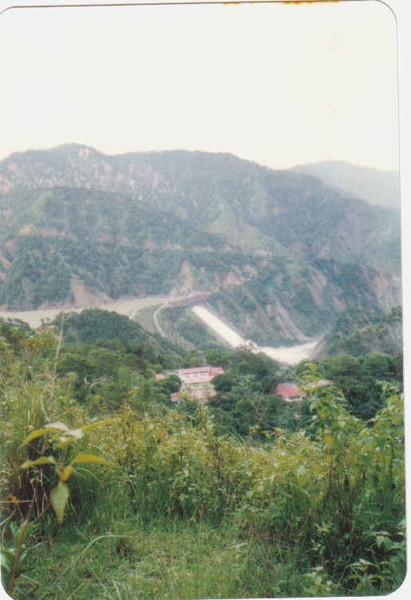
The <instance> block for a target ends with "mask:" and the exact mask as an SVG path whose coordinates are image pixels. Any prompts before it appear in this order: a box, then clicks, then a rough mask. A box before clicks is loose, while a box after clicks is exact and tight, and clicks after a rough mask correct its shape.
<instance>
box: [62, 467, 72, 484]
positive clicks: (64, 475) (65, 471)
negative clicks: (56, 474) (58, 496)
mask: <svg viewBox="0 0 411 600" xmlns="http://www.w3.org/2000/svg"><path fill="white" fill-rule="evenodd" d="M72 472H73V467H72V466H71V465H67V467H64V469H63V471H62V473H61V475H60V481H63V482H65V481H67V480H68V478H69V477H70V475H71V474H72Z"/></svg>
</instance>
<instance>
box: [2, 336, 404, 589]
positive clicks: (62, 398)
mask: <svg viewBox="0 0 411 600" xmlns="http://www.w3.org/2000/svg"><path fill="white" fill-rule="evenodd" d="M8 335H9V338H8V341H7V340H6V339H5V338H3V340H2V339H1V338H0V342H1V344H0V352H1V359H2V361H1V362H0V375H1V378H0V392H1V397H2V402H1V411H2V416H3V423H2V431H1V434H2V435H1V436H0V450H1V462H0V483H1V487H2V489H3V490H4V491H5V494H4V495H3V497H2V507H3V509H4V510H3V515H2V519H1V526H2V570H3V582H4V585H5V587H6V589H7V591H8V592H9V594H10V595H11V596H12V597H13V598H16V599H19V600H20V599H21V600H29V599H50V600H51V599H55V598H64V600H68V599H70V598H75V599H79V600H94V599H100V598H119V599H129V598H130V599H134V598H138V599H156V600H162V599H170V600H171V599H173V600H184V599H190V600H194V599H200V598H247V597H266V598H267V597H284V596H286V597H287V596H330V595H332V596H337V595H381V594H387V593H389V592H392V591H394V590H395V589H396V588H398V587H399V585H400V584H401V583H402V581H403V579H404V575H405V524H404V519H405V502H404V495H405V477H404V475H405V473H404V446H403V424H402V423H403V399H402V396H401V395H400V394H399V393H398V390H396V389H395V387H393V386H392V385H385V386H383V387H384V390H385V391H384V401H383V406H382V408H381V410H380V411H379V412H378V413H377V414H376V416H375V417H373V418H372V419H369V420H368V421H367V422H365V421H362V420H360V419H359V418H357V417H356V416H354V415H353V414H352V413H351V412H350V410H349V406H348V403H347V402H346V400H345V398H344V397H343V395H342V394H341V392H340V391H339V390H338V389H337V388H335V387H333V386H329V385H327V386H323V385H320V384H319V382H318V380H316V371H315V369H314V368H310V367H308V368H307V372H306V373H305V374H303V373H302V374H301V385H305V386H306V390H307V393H308V394H309V395H310V406H309V409H310V415H309V419H308V421H307V422H306V423H304V426H303V427H301V428H300V429H298V430H294V431H286V430H284V429H280V428H273V430H272V431H271V432H269V433H268V434H267V436H266V439H265V440H256V439H255V438H253V437H251V436H248V437H245V438H243V439H238V438H236V437H233V436H231V435H229V434H224V435H223V434H219V433H218V430H217V428H216V426H215V423H214V421H213V419H212V418H211V417H210V415H209V413H208V411H207V408H206V407H201V406H200V407H199V408H198V410H197V412H196V414H195V415H193V416H188V415H187V414H184V413H181V412H180V411H178V410H175V409H174V408H172V407H167V406H166V405H165V404H162V403H161V402H160V403H159V402H156V401H154V400H152V401H150V399H149V395H148V392H147V390H149V389H150V386H147V385H146V384H145V385H142V386H140V387H139V385H140V384H139V383H138V382H139V381H140V380H139V379H138V380H136V381H137V384H134V385H132V386H130V387H127V386H128V385H129V384H128V383H127V382H125V383H124V385H123V388H124V389H123V390H122V393H123V395H125V396H126V398H127V399H126V400H125V401H123V402H122V404H121V405H120V406H119V407H118V408H115V409H113V410H111V411H108V410H107V406H105V405H104V403H103V401H101V402H100V405H99V406H101V410H100V412H99V414H96V411H97V408H98V407H96V405H95V404H93V406H88V405H87V404H86V403H84V404H82V403H80V402H79V401H78V400H76V399H75V398H73V385H74V383H75V380H74V379H73V375H72V373H67V374H59V373H58V369H57V366H58V358H59V351H60V345H61V338H57V339H56V338H55V337H54V336H53V335H51V334H50V333H47V332H45V333H43V334H39V335H37V336H32V335H29V336H24V335H21V334H18V332H17V333H16V332H14V330H13V331H11V332H9V334H8ZM118 389H120V388H118V384H117V383H116V382H114V383H113V385H112V386H111V387H110V398H111V397H112V395H113V394H114V395H115V394H116V392H117V391H118ZM93 415H94V416H93Z"/></svg>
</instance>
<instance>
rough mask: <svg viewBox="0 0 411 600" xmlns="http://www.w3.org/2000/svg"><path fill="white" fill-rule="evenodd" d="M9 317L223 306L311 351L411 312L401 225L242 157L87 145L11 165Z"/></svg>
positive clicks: (6, 264)
mask: <svg viewBox="0 0 411 600" xmlns="http://www.w3.org/2000/svg"><path fill="white" fill-rule="evenodd" d="M0 191H1V196H0V212H1V215H2V219H1V221H0V305H1V306H3V307H4V308H10V309H11V308H14V309H29V308H33V307H40V306H41V307H44V306H54V305H58V306H75V305H77V304H78V303H79V302H80V299H81V298H82V297H84V296H87V297H92V298H93V299H94V301H95V302H97V303H98V301H99V300H107V299H116V298H120V297H124V296H129V297H131V296H145V295H148V294H169V293H172V294H183V293H186V292H187V291H188V290H197V291H202V290H203V291H208V292H210V293H212V295H211V296H210V298H209V302H210V304H211V305H212V306H213V307H214V308H216V309H217V310H218V311H219V312H220V313H221V314H222V315H223V316H225V317H226V318H228V319H229V320H231V322H233V323H234V325H236V326H237V327H239V329H240V330H241V331H242V332H243V334H244V335H245V337H249V338H252V339H255V340H256V341H257V342H260V343H265V344H272V345H273V344H277V343H281V342H286V343H292V342H294V341H304V340H305V339H307V337H310V336H314V335H318V334H321V333H323V332H325V331H326V330H327V329H328V328H329V327H330V326H331V325H332V324H333V323H334V322H335V320H336V319H337V317H338V315H339V314H340V313H341V312H342V311H344V310H351V309H353V308H354V307H358V306H359V305H360V306H361V307H362V308H363V309H364V310H370V311H380V312H381V313H386V312H388V311H389V310H391V308H393V307H395V306H397V305H399V304H400V285H401V284H400V242H399V240H400V220H399V214H398V211H395V210H389V209H386V208H382V207H376V206H370V204H368V203H367V202H365V201H362V200H358V199H356V198H354V197H353V196H352V195H348V194H346V193H343V192H342V191H340V190H337V189H335V188H334V187H330V186H329V185H327V184H325V183H323V182H322V181H320V180H319V179H317V178H314V177H312V176H309V175H305V174H301V173H298V172H293V171H290V170H288V171H275V170H272V169H268V168H265V167H261V166H259V165H257V164H255V163H250V162H248V161H245V160H241V159H239V158H237V157H235V156H232V155H230V154H208V153H202V152H187V151H169V152H148V153H134V154H125V155H120V156H106V155H103V154H101V153H100V152H97V151H95V150H93V149H91V148H87V147H84V146H76V145H74V144H71V145H67V146H61V147H58V148H55V149H51V150H42V151H34V150H32V151H27V152H24V153H17V154H14V155H12V156H10V157H9V158H7V159H6V160H4V161H2V162H1V163H0Z"/></svg>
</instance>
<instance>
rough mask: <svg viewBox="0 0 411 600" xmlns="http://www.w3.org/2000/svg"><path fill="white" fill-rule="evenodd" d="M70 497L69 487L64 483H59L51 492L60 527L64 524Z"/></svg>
mask: <svg viewBox="0 0 411 600" xmlns="http://www.w3.org/2000/svg"><path fill="white" fill-rule="evenodd" d="M68 497H69V489H68V485H67V483H64V482H62V481H59V483H58V484H57V485H56V487H55V488H53V489H52V490H51V493H50V500H51V505H52V507H53V510H54V512H55V513H56V517H57V521H58V522H59V523H60V525H61V524H62V523H63V519H64V511H65V509H66V504H67V500H68Z"/></svg>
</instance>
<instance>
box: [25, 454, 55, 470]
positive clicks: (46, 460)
mask: <svg viewBox="0 0 411 600" xmlns="http://www.w3.org/2000/svg"><path fill="white" fill-rule="evenodd" d="M55 464H56V461H55V459H54V457H53V456H41V457H40V458H37V459H36V460H26V462H25V463H23V464H22V465H20V469H30V467H38V466H39V465H55Z"/></svg>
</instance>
